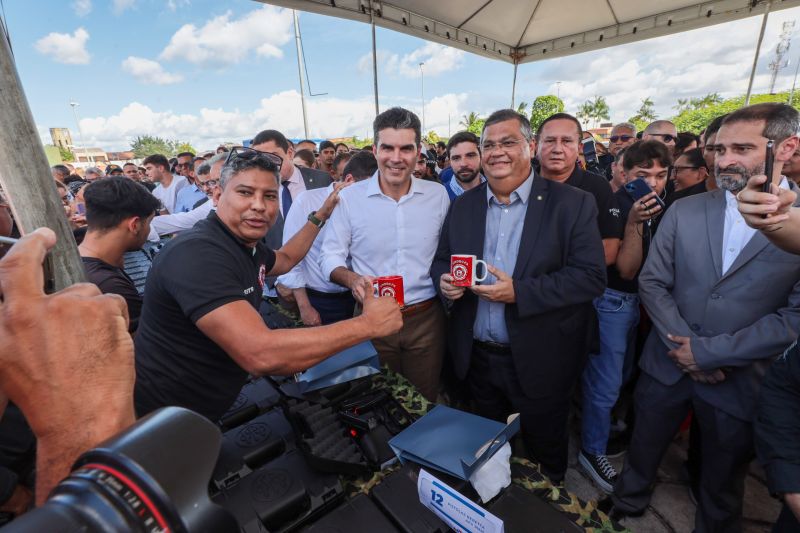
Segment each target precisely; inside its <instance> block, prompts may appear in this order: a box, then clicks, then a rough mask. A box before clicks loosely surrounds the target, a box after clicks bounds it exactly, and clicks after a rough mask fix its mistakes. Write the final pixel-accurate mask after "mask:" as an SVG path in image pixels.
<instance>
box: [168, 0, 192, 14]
mask: <svg viewBox="0 0 800 533" xmlns="http://www.w3.org/2000/svg"><path fill="white" fill-rule="evenodd" d="M189 4H191V2H190V0H167V9H169V10H170V11H172V12H173V13H175V12H176V11H177V10H178V8H179V7H182V6H188V5H189Z"/></svg>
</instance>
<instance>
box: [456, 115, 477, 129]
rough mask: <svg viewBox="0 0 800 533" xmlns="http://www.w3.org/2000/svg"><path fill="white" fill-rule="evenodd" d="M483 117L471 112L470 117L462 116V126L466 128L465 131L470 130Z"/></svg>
mask: <svg viewBox="0 0 800 533" xmlns="http://www.w3.org/2000/svg"><path fill="white" fill-rule="evenodd" d="M480 119H481V117H479V116H478V114H477V113H476V112H474V111H470V112H469V114H468V115H462V117H461V122H460V124H461V125H462V126H464V128H465V129H470V128H471V127H473V126H474V125H475V124H476V123H477V122H478V121H479V120H480Z"/></svg>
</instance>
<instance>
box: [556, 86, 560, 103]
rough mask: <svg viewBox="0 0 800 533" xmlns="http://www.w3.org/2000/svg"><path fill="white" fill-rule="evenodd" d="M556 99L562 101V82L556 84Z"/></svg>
mask: <svg viewBox="0 0 800 533" xmlns="http://www.w3.org/2000/svg"><path fill="white" fill-rule="evenodd" d="M556 98H558V99H559V100H560V99H561V82H560V81H557V82H556Z"/></svg>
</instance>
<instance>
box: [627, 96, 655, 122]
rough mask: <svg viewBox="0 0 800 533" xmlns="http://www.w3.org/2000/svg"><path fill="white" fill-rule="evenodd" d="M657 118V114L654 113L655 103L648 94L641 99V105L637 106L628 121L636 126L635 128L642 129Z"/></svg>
mask: <svg viewBox="0 0 800 533" xmlns="http://www.w3.org/2000/svg"><path fill="white" fill-rule="evenodd" d="M657 118H658V115H656V110H655V104H654V103H653V100H652V99H651V98H650V97H649V96H648V97H647V98H645V99H643V100H642V105H641V106H639V110H638V111H637V112H636V114H635V115H634V116H632V117H631V118H629V119H628V122H630V123H632V124H633V125H634V126H636V129H637V130H639V131H642V130H644V129H645V128H646V127H647V125H648V124H650V123H651V122H653V121H654V120H655V119H657Z"/></svg>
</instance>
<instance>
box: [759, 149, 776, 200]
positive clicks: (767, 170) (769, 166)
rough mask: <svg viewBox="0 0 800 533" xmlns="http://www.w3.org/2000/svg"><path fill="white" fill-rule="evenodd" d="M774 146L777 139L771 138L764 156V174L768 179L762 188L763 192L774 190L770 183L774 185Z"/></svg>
mask: <svg viewBox="0 0 800 533" xmlns="http://www.w3.org/2000/svg"><path fill="white" fill-rule="evenodd" d="M774 146H775V141H773V140H772V139H769V140H768V141H767V153H766V155H765V156H764V174H766V175H767V181H765V182H764V186H763V187H762V189H761V190H762V191H763V192H772V191H771V188H770V185H772V170H773V168H774V167H775V154H774V153H773V149H774Z"/></svg>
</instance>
